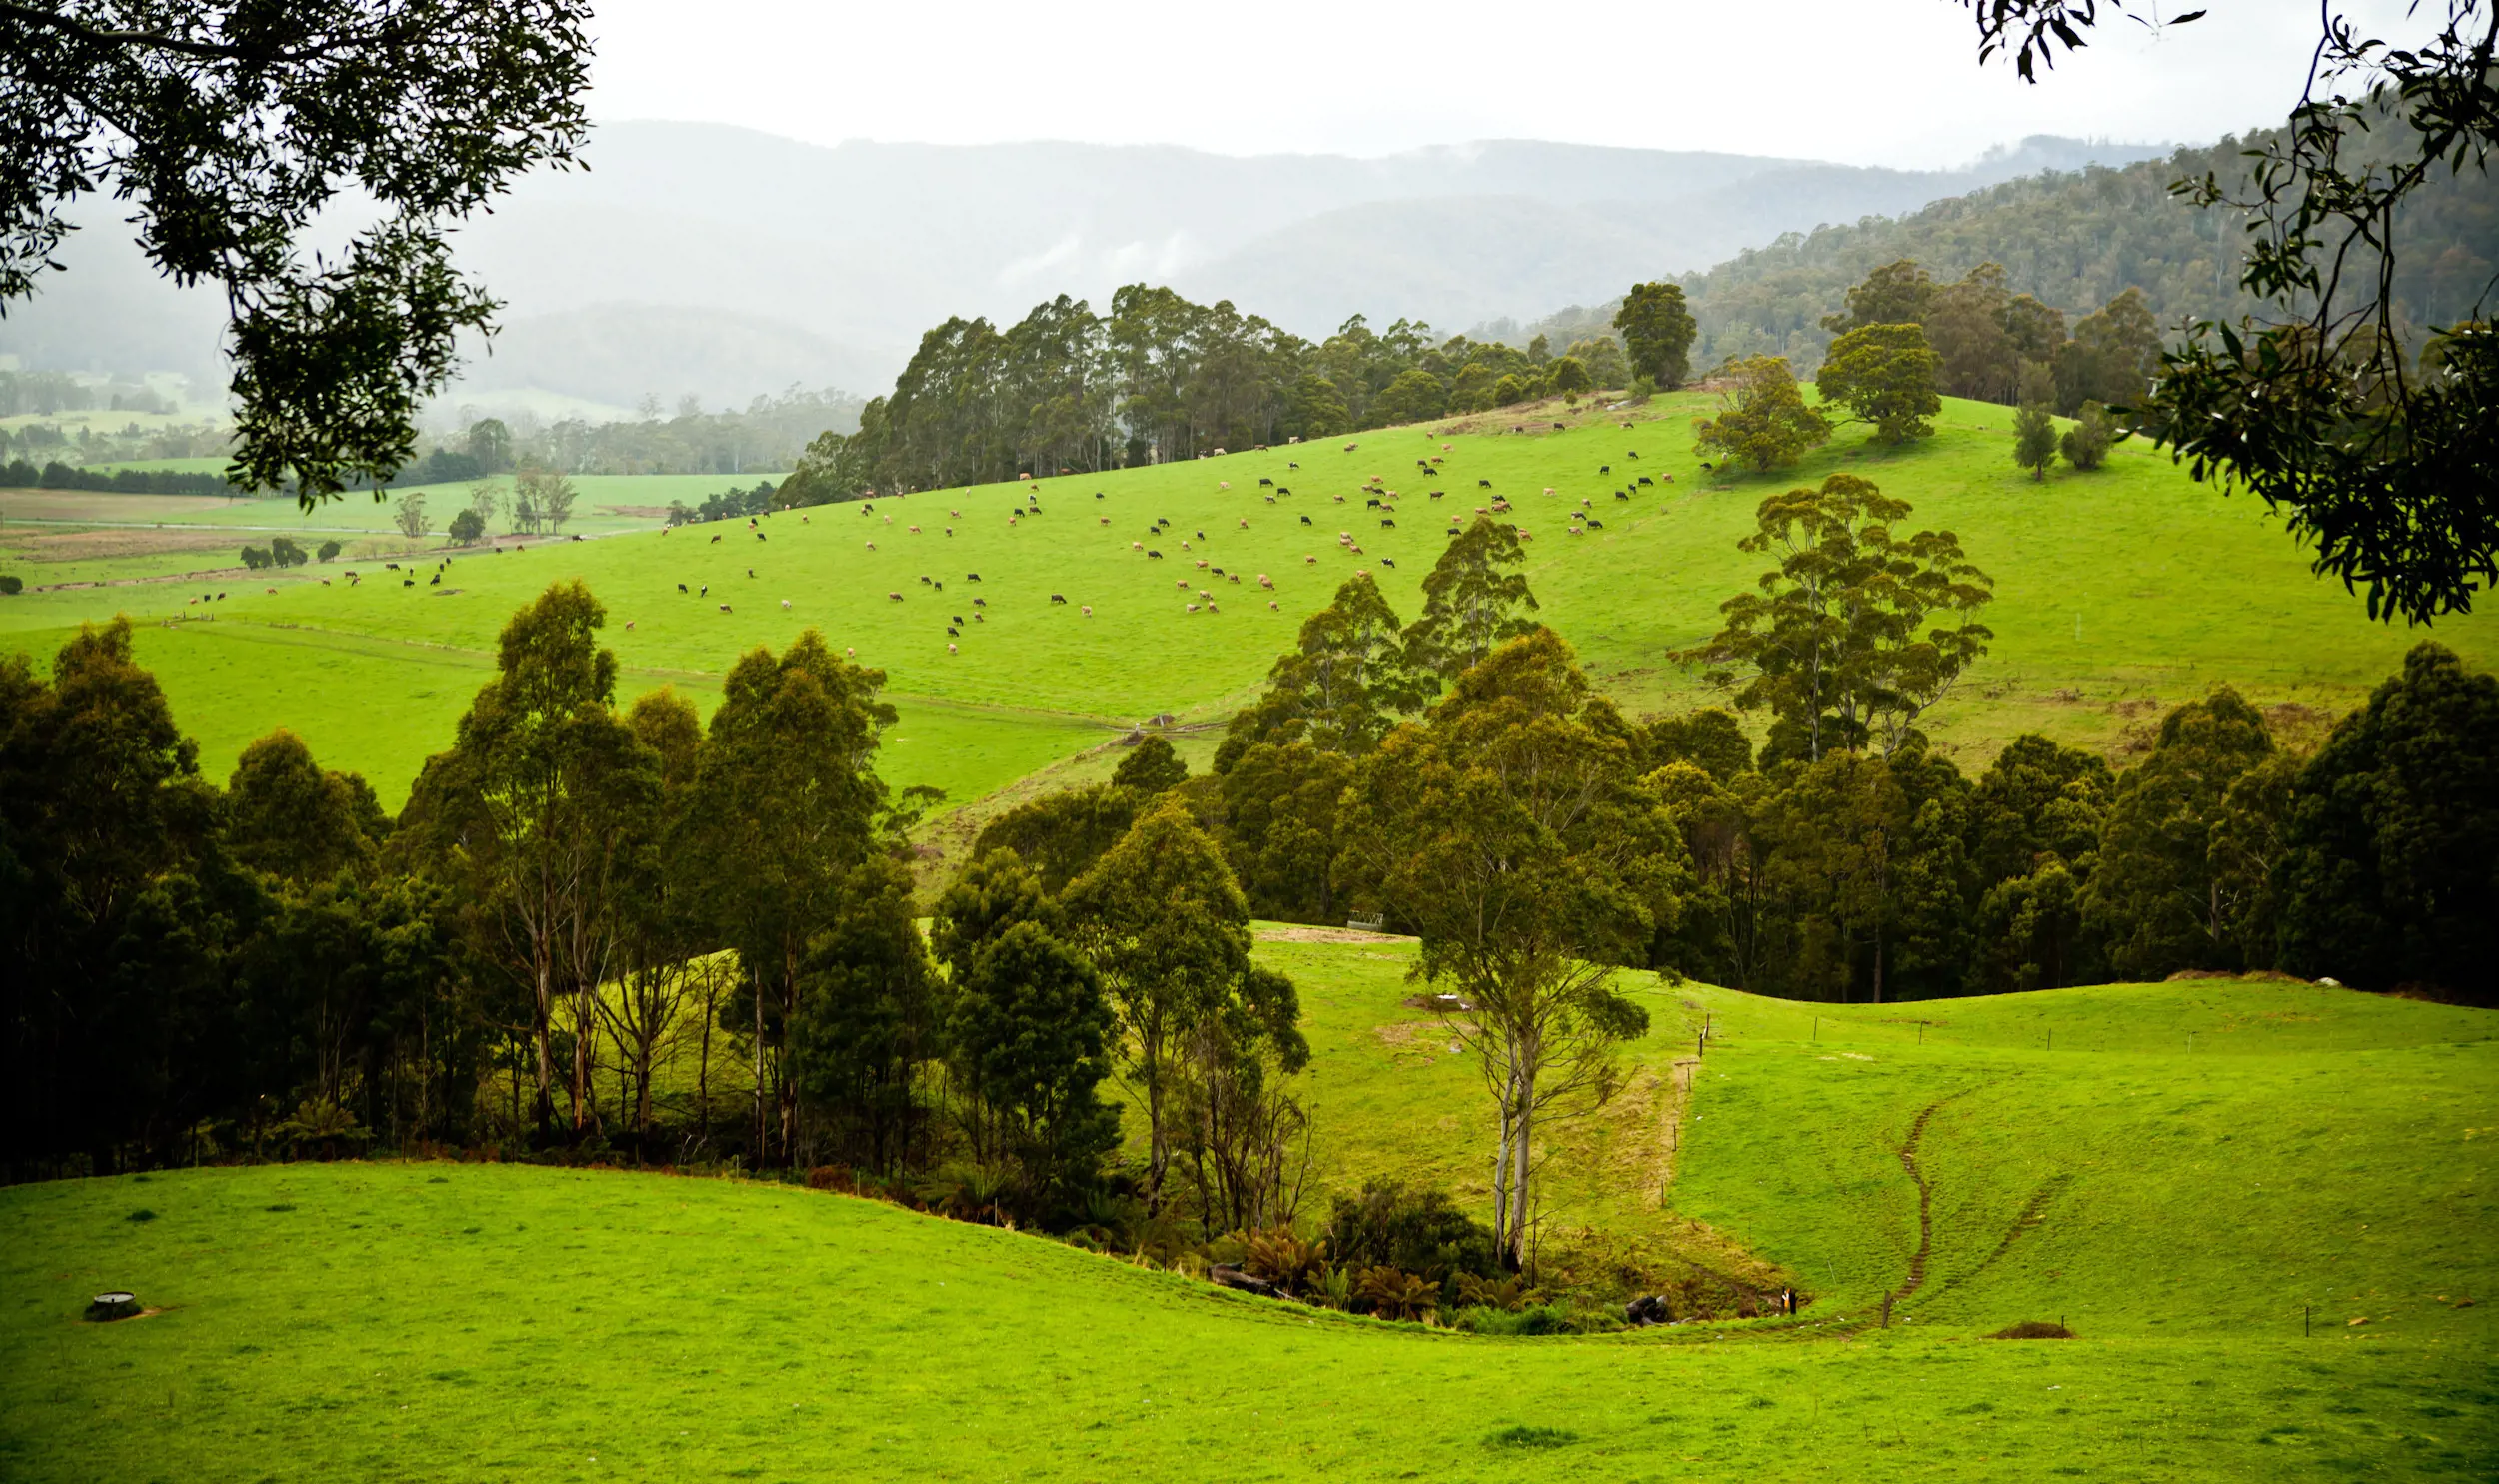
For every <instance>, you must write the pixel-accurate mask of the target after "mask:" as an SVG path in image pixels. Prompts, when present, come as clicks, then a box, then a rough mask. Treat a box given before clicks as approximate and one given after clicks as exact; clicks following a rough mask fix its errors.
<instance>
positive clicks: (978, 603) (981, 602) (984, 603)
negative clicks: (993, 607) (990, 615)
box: [972, 598, 990, 608]
mask: <svg viewBox="0 0 2499 1484" xmlns="http://www.w3.org/2000/svg"><path fill="white" fill-rule="evenodd" d="M972 606H973V607H974V608H988V607H989V606H990V601H989V600H988V599H986V598H975V599H974V600H972Z"/></svg>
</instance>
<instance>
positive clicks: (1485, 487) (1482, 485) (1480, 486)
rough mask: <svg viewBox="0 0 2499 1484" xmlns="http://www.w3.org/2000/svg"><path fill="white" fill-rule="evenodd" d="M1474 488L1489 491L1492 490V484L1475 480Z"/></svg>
mask: <svg viewBox="0 0 2499 1484" xmlns="http://www.w3.org/2000/svg"><path fill="white" fill-rule="evenodd" d="M1475 488H1476V489H1478V490H1489V489H1491V488H1492V482H1491V481H1490V480H1477V481H1475Z"/></svg>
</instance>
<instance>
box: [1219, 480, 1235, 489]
mask: <svg viewBox="0 0 2499 1484" xmlns="http://www.w3.org/2000/svg"><path fill="white" fill-rule="evenodd" d="M1232 487H1233V482H1232V481H1231V480H1217V481H1216V482H1215V488H1217V489H1219V490H1229V489H1231V488H1232Z"/></svg>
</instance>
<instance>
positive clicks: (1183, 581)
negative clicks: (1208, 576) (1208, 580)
mask: <svg viewBox="0 0 2499 1484" xmlns="http://www.w3.org/2000/svg"><path fill="white" fill-rule="evenodd" d="M1172 586H1173V587H1175V588H1179V589H1181V590H1182V591H1183V592H1187V591H1188V589H1189V579H1187V578H1174V579H1173V580H1172Z"/></svg>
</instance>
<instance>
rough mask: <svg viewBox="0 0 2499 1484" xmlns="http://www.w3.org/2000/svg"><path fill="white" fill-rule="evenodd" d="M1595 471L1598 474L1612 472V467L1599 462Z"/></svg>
mask: <svg viewBox="0 0 2499 1484" xmlns="http://www.w3.org/2000/svg"><path fill="white" fill-rule="evenodd" d="M1596 472H1597V473H1598V474H1611V473H1613V472H1614V467H1613V466H1612V465H1611V464H1599V465H1597V466H1596Z"/></svg>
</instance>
